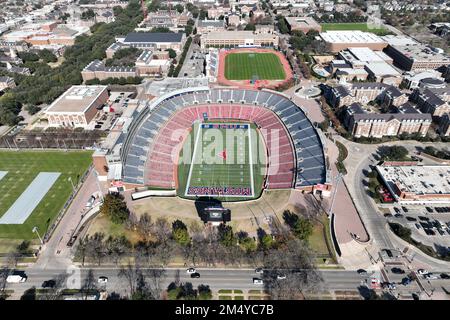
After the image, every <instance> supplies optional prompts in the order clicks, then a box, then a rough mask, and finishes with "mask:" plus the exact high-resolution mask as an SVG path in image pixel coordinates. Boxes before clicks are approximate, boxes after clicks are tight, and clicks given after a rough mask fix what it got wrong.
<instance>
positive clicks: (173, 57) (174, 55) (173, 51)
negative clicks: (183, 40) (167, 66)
mask: <svg viewBox="0 0 450 320" xmlns="http://www.w3.org/2000/svg"><path fill="white" fill-rule="evenodd" d="M167 51H168V52H169V58H170V59H175V58H176V57H177V53H176V52H175V50H173V49H170V48H169V49H167Z"/></svg>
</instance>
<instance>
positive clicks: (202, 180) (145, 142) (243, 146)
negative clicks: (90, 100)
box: [121, 87, 331, 201]
mask: <svg viewBox="0 0 450 320" xmlns="http://www.w3.org/2000/svg"><path fill="white" fill-rule="evenodd" d="M323 146H324V143H323V139H322V136H321V134H320V133H319V132H318V131H317V130H316V128H314V127H313V125H312V124H311V122H310V121H309V119H308V118H307V117H306V115H305V113H304V111H303V110H302V109H301V107H300V106H297V105H296V104H295V103H294V102H293V101H291V100H290V99H289V98H287V97H286V96H284V95H283V94H281V93H278V92H275V91H271V90H264V89H263V90H252V89H232V88H209V87H199V88H189V89H180V90H177V91H173V92H171V93H169V94H166V95H163V96H161V97H158V98H156V99H155V100H153V101H152V102H151V103H150V105H149V106H148V107H146V108H145V109H143V110H142V111H141V113H140V114H139V115H138V116H137V117H136V118H135V120H134V121H133V122H132V124H131V125H130V127H129V129H128V133H127V136H126V138H125V140H124V141H123V143H122V148H121V160H122V167H123V170H122V182H123V183H124V184H125V185H126V187H127V188H133V187H142V186H147V187H149V188H150V189H152V188H154V189H170V190H173V189H176V191H177V195H178V196H179V197H183V198H187V199H197V198H198V197H202V196H209V197H216V198H219V199H221V200H224V201H240V200H250V199H255V198H258V197H259V196H260V195H261V194H262V192H263V190H264V189H291V188H296V189H301V190H305V191H308V192H323V191H327V192H328V191H329V190H330V187H331V185H330V184H329V178H328V177H329V174H328V170H327V167H326V161H325V154H324V148H323Z"/></svg>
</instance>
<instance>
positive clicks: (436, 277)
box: [424, 273, 439, 280]
mask: <svg viewBox="0 0 450 320" xmlns="http://www.w3.org/2000/svg"><path fill="white" fill-rule="evenodd" d="M424 278H425V279H427V280H437V279H439V277H438V276H437V275H435V274H432V273H428V274H425V275H424Z"/></svg>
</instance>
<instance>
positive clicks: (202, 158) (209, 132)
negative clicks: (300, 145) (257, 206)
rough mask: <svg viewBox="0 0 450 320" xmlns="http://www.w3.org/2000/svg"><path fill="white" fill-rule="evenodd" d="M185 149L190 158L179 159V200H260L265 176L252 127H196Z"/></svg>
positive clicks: (260, 144)
mask: <svg viewBox="0 0 450 320" xmlns="http://www.w3.org/2000/svg"><path fill="white" fill-rule="evenodd" d="M219 126H220V127H219ZM224 126H225V127H226V126H229V127H226V128H224ZM185 147H186V149H184V150H183V151H186V150H188V151H189V153H190V154H189V155H187V154H186V155H183V154H182V155H181V157H180V165H179V167H178V171H179V172H178V177H179V180H178V181H179V191H178V194H179V195H180V196H182V197H187V198H195V197H197V196H198V197H201V196H212V197H216V198H219V199H222V200H225V201H227V200H228V201H238V200H245V199H253V198H257V197H259V196H260V194H261V191H262V184H263V179H264V176H265V162H266V159H265V146H264V142H263V141H262V139H261V138H260V135H259V133H258V131H257V130H256V128H255V127H254V126H253V125H250V124H248V123H234V122H233V123H202V124H198V123H197V124H195V125H194V128H193V130H192V132H191V134H190V135H189V137H188V139H187V141H186V143H185Z"/></svg>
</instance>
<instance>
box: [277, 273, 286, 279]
mask: <svg viewBox="0 0 450 320" xmlns="http://www.w3.org/2000/svg"><path fill="white" fill-rule="evenodd" d="M277 279H278V280H284V279H286V276H285V275H284V274H281V273H280V274H278V275H277Z"/></svg>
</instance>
